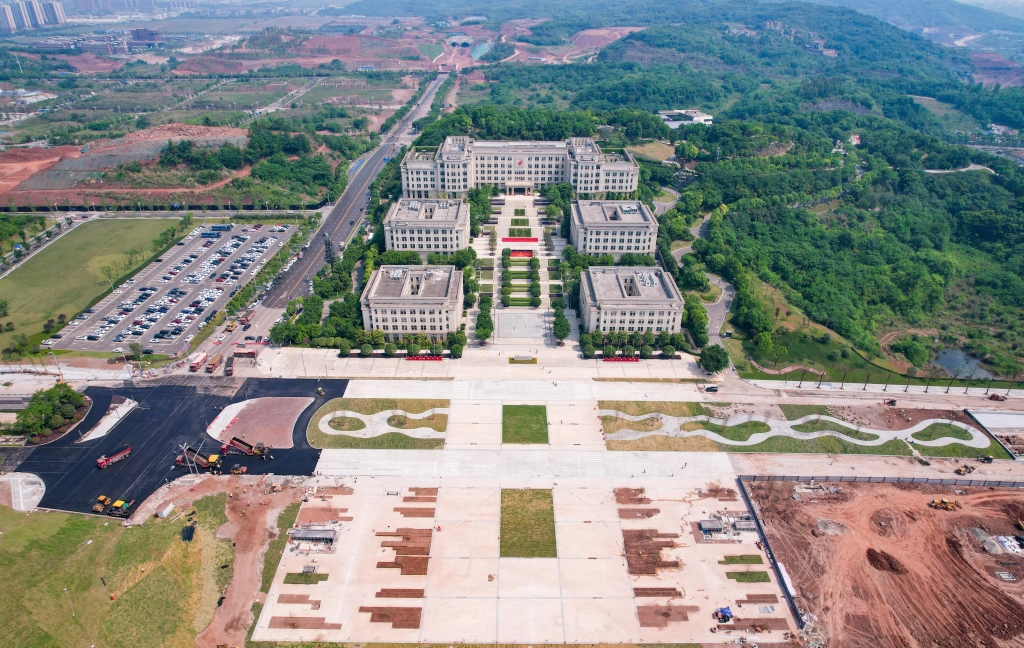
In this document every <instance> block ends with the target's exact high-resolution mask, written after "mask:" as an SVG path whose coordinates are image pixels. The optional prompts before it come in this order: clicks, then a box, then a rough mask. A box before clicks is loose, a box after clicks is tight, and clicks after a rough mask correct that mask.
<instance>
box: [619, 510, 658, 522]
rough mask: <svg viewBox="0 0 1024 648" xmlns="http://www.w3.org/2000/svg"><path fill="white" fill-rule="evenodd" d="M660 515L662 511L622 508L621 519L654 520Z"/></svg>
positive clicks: (620, 511)
mask: <svg viewBox="0 0 1024 648" xmlns="http://www.w3.org/2000/svg"><path fill="white" fill-rule="evenodd" d="M658 513H661V509H656V508H620V509H619V519H620V520H634V519H637V518H652V517H654V516H655V515H657V514H658Z"/></svg>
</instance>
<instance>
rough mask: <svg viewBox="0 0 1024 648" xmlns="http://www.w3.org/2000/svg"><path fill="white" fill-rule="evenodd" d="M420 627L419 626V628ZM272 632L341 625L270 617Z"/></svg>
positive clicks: (296, 618)
mask: <svg viewBox="0 0 1024 648" xmlns="http://www.w3.org/2000/svg"><path fill="white" fill-rule="evenodd" d="M417 627H419V626H417ZM270 628H271V629H272V630H341V624H340V623H327V619H325V618H324V617H297V616H287V617H279V616H276V617H270Z"/></svg>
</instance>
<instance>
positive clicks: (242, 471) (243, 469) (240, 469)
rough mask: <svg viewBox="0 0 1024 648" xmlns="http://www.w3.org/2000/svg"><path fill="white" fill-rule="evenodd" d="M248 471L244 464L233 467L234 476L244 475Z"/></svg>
mask: <svg viewBox="0 0 1024 648" xmlns="http://www.w3.org/2000/svg"><path fill="white" fill-rule="evenodd" d="M248 471H249V469H248V468H246V467H245V466H243V465H242V464H235V465H234V466H231V474H232V475H244V474H245V473H247V472H248Z"/></svg>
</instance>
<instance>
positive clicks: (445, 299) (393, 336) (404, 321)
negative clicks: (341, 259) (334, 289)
mask: <svg viewBox="0 0 1024 648" xmlns="http://www.w3.org/2000/svg"><path fill="white" fill-rule="evenodd" d="M359 303H360V305H361V307H362V312H363V328H364V329H366V330H367V331H372V330H374V329H376V330H380V331H383V332H384V338H385V339H387V340H388V341H390V342H393V341H399V340H401V339H403V338H405V337H411V336H415V335H424V336H426V337H428V338H430V339H431V340H438V341H441V340H444V339H445V338H446V337H447V336H448V333H453V332H455V331H458V330H459V329H460V328H461V327H462V272H461V271H459V270H456V269H455V266H394V265H385V266H381V267H380V268H377V269H376V270H374V271H373V274H371V275H370V279H369V280H368V281H367V282H366V285H365V287H364V288H363V292H362V295H361V296H360V298H359Z"/></svg>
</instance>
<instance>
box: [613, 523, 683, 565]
mask: <svg viewBox="0 0 1024 648" xmlns="http://www.w3.org/2000/svg"><path fill="white" fill-rule="evenodd" d="M678 537H679V534H678V533H661V532H659V531H658V530H657V529H623V530H622V541H623V545H624V546H625V553H626V564H627V565H628V566H629V573H630V574H632V575H634V576H641V575H648V576H656V575H657V573H658V570H659V569H671V568H678V567H680V564H679V561H678V560H662V559H661V550H662V549H670V548H672V547H675V546H676V543H675V541H674V540H673V539H674V538H678Z"/></svg>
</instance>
